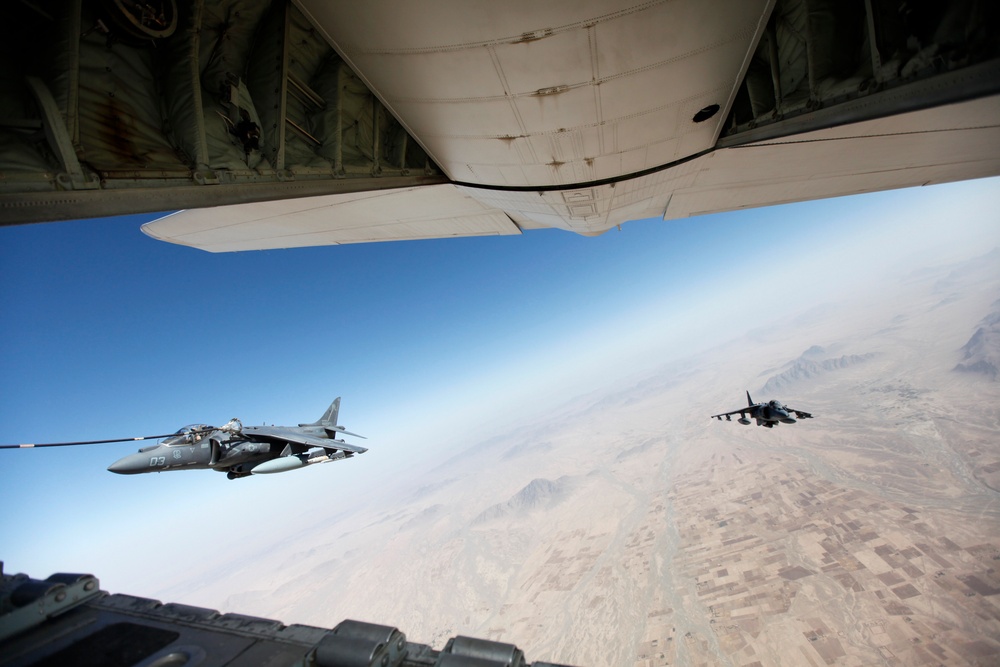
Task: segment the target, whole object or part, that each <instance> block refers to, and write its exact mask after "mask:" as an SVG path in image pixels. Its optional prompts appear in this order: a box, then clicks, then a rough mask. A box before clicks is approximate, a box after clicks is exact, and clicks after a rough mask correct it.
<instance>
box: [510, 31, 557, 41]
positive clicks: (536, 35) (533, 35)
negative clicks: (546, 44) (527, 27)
mask: <svg viewBox="0 0 1000 667" xmlns="http://www.w3.org/2000/svg"><path fill="white" fill-rule="evenodd" d="M551 34H552V28H545V29H544V30H533V31H531V32H522V33H521V36H520V37H519V38H517V39H515V40H514V41H513V42H511V43H512V44H527V43H528V42H537V41H538V40H540V39H545V38H546V37H548V36H550V35H551Z"/></svg>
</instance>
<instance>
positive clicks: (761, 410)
mask: <svg viewBox="0 0 1000 667" xmlns="http://www.w3.org/2000/svg"><path fill="white" fill-rule="evenodd" d="M791 413H795V417H798V418H799V419H812V414H811V413H809V412H803V411H802V410H795V409H793V408H790V407H788V406H787V405H784V404H782V403H781V401H768V402H767V403H754V402H753V399H752V398H750V392H749V391H748V392H747V407H745V408H740V409H739V410H733V411H731V412H723V413H722V414H718V415H712V419H718V420H719V421H722V418H723V417H725V418H726V421H727V422H728V421H732V420H733V419H732V415H736V414H738V415H739V416H740V418H739V419H737V420H736V421H738V422H739V423H741V424H743V425H744V426H749V425H750V419H748V418H747V415H750V417H752V418H753V419H756V420H757V426H766V427H767V428H774V425H775V424H794V423H795V417H792V416H791Z"/></svg>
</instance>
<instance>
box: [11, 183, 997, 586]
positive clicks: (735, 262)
mask: <svg viewBox="0 0 1000 667" xmlns="http://www.w3.org/2000/svg"><path fill="white" fill-rule="evenodd" d="M998 204H1000V180H998V179H991V180H982V181H974V182H967V183H959V184H950V185H943V186H934V187H928V188H920V189H912V190H904V191H893V192H885V193H878V194H874V195H864V196H858V197H851V198H841V199H834V200H824V201H818V202H807V203H801V204H794V205H787V206H778V207H771V208H766V209H753V210H748V211H740V212H733V213H727V214H718V215H710V216H703V217H699V218H692V219H688V220H680V221H666V222H665V221H661V220H651V221H637V222H631V223H627V224H626V225H624V226H623V228H622V231H620V232H619V231H611V232H609V233H607V234H605V235H603V236H600V237H597V238H584V237H579V236H576V235H573V234H569V233H566V232H560V231H554V230H550V231H534V232H528V233H526V234H524V235H523V236H520V237H500V238H485V239H449V240H441V241H420V242H406V243H381V244H366V245H353V246H342V247H327V248H306V249H293V250H282V251H266V252H247V253H237V254H222V255H213V254H208V253H204V252H201V251H197V250H192V249H190V248H186V247H181V246H174V245H169V244H166V243H163V242H160V241H155V240H153V239H150V238H147V237H146V236H144V235H143V234H142V233H140V232H139V225H140V224H141V223H142V222H145V221H147V220H150V219H153V218H154V217H157V216H127V217H122V218H115V219H107V220H87V221H76V222H64V223H50V224H40V225H28V226H18V227H5V228H0V327H2V331H3V346H2V348H0V383H2V396H3V401H2V403H0V441H2V442H3V443H19V442H52V441H62V440H80V439H98V438H111V437H128V436H136V435H146V434H154V433H166V432H170V431H173V430H175V429H176V428H177V427H179V426H181V425H184V424H187V423H194V422H206V423H214V424H221V423H223V422H225V421H226V420H228V419H229V418H231V417H234V416H236V417H240V418H241V419H242V420H243V421H244V423H247V424H253V423H261V422H267V423H276V424H294V423H297V422H299V421H312V420H314V419H316V418H318V417H319V416H320V414H322V412H323V410H324V409H325V408H326V406H327V405H328V404H329V402H330V401H331V400H332V399H333V398H334V397H336V396H343V406H342V410H341V421H342V423H344V424H345V425H346V426H347V427H348V428H349V429H351V430H355V431H357V432H360V433H363V434H365V435H368V436H369V437H370V440H369V441H367V442H366V443H365V444H367V445H368V446H370V447H371V451H370V452H369V453H367V454H365V455H364V456H362V457H360V458H358V459H355V460H352V461H348V462H344V463H337V464H335V465H330V466H317V467H316V468H311V469H307V470H304V471H297V472H292V473H288V474H287V475H277V476H265V477H260V478H250V479H246V480H238V481H235V482H230V481H228V480H226V479H225V477H224V476H223V475H221V474H218V473H214V472H210V471H192V472H185V473H170V474H165V475H146V476H134V477H123V476H117V475H113V474H111V473H108V472H106V470H105V468H106V467H107V465H108V464H109V463H111V462H112V461H114V460H116V459H117V458H119V457H121V456H123V455H124V454H126V453H130V452H132V451H134V450H135V449H136V446H135V445H134V444H130V443H123V444H119V445H102V446H97V447H86V448H84V447H79V448H58V449H49V450H34V451H2V452H0V501H2V502H3V503H4V505H5V506H6V507H7V508H8V511H6V512H4V513H3V518H2V519H0V558H3V559H4V560H5V561H6V569H7V570H8V571H27V572H29V573H31V574H32V575H33V576H42V577H44V576H47V575H48V574H49V573H51V572H53V571H56V570H91V571H93V572H94V573H96V574H98V575H99V576H101V577H102V580H103V581H104V582H105V586H106V587H110V588H111V589H112V590H117V589H118V586H129V590H130V592H134V593H140V594H142V593H145V594H150V593H149V591H148V590H147V591H142V590H136V589H135V585H137V583H140V584H141V577H142V576H143V575H142V572H143V568H144V567H145V565H146V564H147V563H148V562H149V559H151V558H155V557H156V554H162V553H164V552H170V551H171V550H172V549H173V548H174V547H175V545H176V544H177V540H178V539H181V540H182V541H183V543H185V544H188V545H190V543H191V541H192V540H203V541H206V542H205V543H206V544H208V545H221V544H223V543H225V544H229V543H232V542H233V541H236V542H238V541H239V539H241V536H246V535H250V534H252V533H253V531H255V530H260V528H259V527H255V525H259V524H256V522H257V521H258V519H260V520H262V521H263V522H264V523H265V524H266V522H268V521H278V522H280V521H281V517H282V513H283V512H284V513H289V512H290V513H296V514H298V513H301V512H305V511H325V510H329V509H330V508H332V507H334V506H336V507H341V506H343V505H344V504H345V503H346V504H347V505H350V504H351V503H359V502H364V500H363V489H364V488H365V487H366V485H369V486H370V485H372V484H377V483H381V482H379V480H380V479H384V478H385V476H386V475H387V474H389V473H390V472H391V473H392V474H393V475H399V474H403V473H401V472H400V471H405V469H406V468H405V466H406V465H410V464H416V463H418V462H422V461H428V460H430V461H433V460H435V459H436V458H437V456H438V454H440V453H443V452H444V451H446V450H447V449H448V448H449V447H452V446H455V445H457V444H461V443H462V442H466V443H468V442H469V441H470V440H474V439H475V438H478V437H485V436H486V435H489V432H488V431H489V429H496V428H501V427H502V425H503V424H504V423H512V422H513V423H516V422H517V420H518V419H519V418H521V416H522V415H524V414H526V413H528V412H530V411H531V410H537V409H541V408H543V407H544V406H546V405H552V404H558V403H560V402H563V401H565V400H568V399H569V398H572V396H573V395H575V394H578V393H582V392H584V391H588V390H591V389H593V388H596V387H599V386H601V383H605V382H613V381H614V380H615V379H616V378H619V377H621V376H623V375H625V374H628V373H632V372H635V371H636V370H638V369H641V368H643V367H648V366H653V365H657V364H658V363H661V362H664V361H668V360H670V358H671V357H677V356H683V355H684V354H690V353H692V352H695V351H700V350H701V349H705V348H707V347H708V346H710V345H711V344H714V343H715V342H721V341H723V340H726V339H729V338H733V337H735V336H738V335H740V334H742V333H743V332H745V331H746V330H747V329H749V328H751V327H753V326H756V325H759V324H762V323H764V322H766V321H768V318H773V317H775V316H776V315H778V314H780V313H781V312H782V311H783V309H788V308H793V307H802V305H803V304H804V303H809V302H810V301H816V300H821V299H824V298H827V297H828V296H829V295H831V294H834V293H836V292H837V291H838V290H840V291H843V290H844V289H847V288H856V289H865V288H868V287H870V286H869V285H866V281H870V280H872V279H873V278H872V276H876V275H877V274H878V272H880V271H885V270H889V269H891V268H892V267H893V266H895V265H898V266H900V267H905V266H912V265H913V262H915V261H927V262H929V263H935V264H937V263H943V262H946V261H950V260H953V259H958V258H960V257H967V256H972V254H975V253H977V252H979V251H980V250H981V251H982V252H986V251H988V250H989V249H990V248H992V247H995V246H997V245H1000V213H998V212H997V208H998ZM10 508H17V509H16V510H13V511H12V510H11V509H10ZM331 511H332V510H331ZM189 548H190V547H189ZM178 568H180V566H178ZM165 572H166V574H165V575H164V576H167V575H169V573H170V568H169V567H167V568H166V570H165ZM161 583H162V582H161ZM154 588H155V587H154Z"/></svg>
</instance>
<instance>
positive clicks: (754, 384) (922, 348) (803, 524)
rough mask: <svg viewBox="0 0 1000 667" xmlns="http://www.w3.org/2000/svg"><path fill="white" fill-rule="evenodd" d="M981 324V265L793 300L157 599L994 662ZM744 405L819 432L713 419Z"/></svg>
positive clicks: (839, 661)
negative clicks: (749, 401)
mask: <svg viewBox="0 0 1000 667" xmlns="http://www.w3.org/2000/svg"><path fill="white" fill-rule="evenodd" d="M998 322H1000V253H998V252H997V251H993V252H992V253H990V254H987V255H984V256H983V257H980V258H978V259H974V260H970V261H968V262H965V263H963V264H961V265H954V266H943V267H931V268H928V269H925V270H921V271H919V272H915V273H912V274H909V275H907V276H905V277H903V278H902V279H900V280H899V281H898V282H895V283H891V284H879V285H872V286H871V289H870V290H867V291H865V292H864V293H863V294H859V295H855V296H853V297H851V298H849V299H845V300H842V301H838V302H832V303H824V304H803V306H802V309H801V312H800V313H799V314H798V315H797V316H795V317H793V318H787V319H784V320H781V321H778V322H775V323H773V324H772V325H770V326H769V327H767V328H765V329H760V330H756V331H753V332H750V333H748V334H745V335H739V336H736V337H735V338H734V339H733V340H732V341H731V342H730V343H727V344H726V345H723V346H721V347H717V348H715V349H711V350H708V351H703V352H700V353H698V354H696V355H691V356H686V357H685V358H683V359H680V360H674V361H670V362H668V363H664V362H663V361H662V360H651V361H650V364H649V369H648V371H647V372H645V373H643V374H642V375H641V376H636V377H632V378H631V379H629V380H628V381H627V382H617V383H615V384H614V385H609V386H608V387H606V388H604V389H602V390H600V391H597V392H592V393H588V394H586V395H582V396H577V397H575V398H573V399H572V400H571V401H569V402H567V403H566V404H565V405H563V407H561V408H560V409H559V410H557V411H554V412H550V413H547V414H542V415H536V416H533V417H527V418H524V419H522V418H518V419H515V420H512V421H513V422H514V423H516V426H514V427H512V428H511V430H510V431H509V432H507V433H504V434H501V435H499V436H495V437H492V438H489V439H486V440H482V441H476V440H474V439H470V442H469V444H468V446H467V447H466V448H464V449H463V450H462V451H459V452H457V453H456V454H455V455H454V456H452V457H451V458H449V459H448V460H445V461H443V462H441V463H440V464H437V465H436V466H435V467H433V468H432V469H431V470H430V471H429V472H428V471H415V472H414V474H413V475H412V476H409V477H408V476H397V477H394V478H391V479H386V480H385V485H384V487H383V488H379V489H373V490H372V493H371V495H370V496H367V497H365V498H359V499H358V503H357V505H356V506H355V507H352V508H343V509H342V511H339V512H333V513H330V512H326V513H319V512H316V513H314V514H313V520H312V521H311V523H310V524H309V525H308V527H301V526H300V527H298V528H297V529H296V530H295V532H292V533H290V534H287V535H283V536H281V538H280V539H274V540H273V541H271V542H268V543H267V544H265V545H262V546H261V547H260V548H259V549H258V550H257V551H255V552H252V553H250V554H248V555H247V557H246V558H245V559H243V561H242V562H241V563H236V564H232V563H230V564H227V567H226V568H225V570H224V571H220V572H216V573H212V575H211V576H206V577H203V578H200V579H196V580H191V581H188V582H184V584H182V585H179V586H176V587H174V588H172V589H171V590H170V591H169V593H165V595H167V596H169V597H171V598H172V599H178V600H183V601H185V602H191V603H197V604H202V605H205V606H212V607H215V608H219V609H222V610H224V611H239V612H241V613H245V614H255V615H260V616H267V617H271V618H279V619H281V620H283V621H284V622H286V623H293V622H298V623H308V624H312V625H321V626H332V625H335V624H336V623H337V622H339V621H340V620H342V619H344V618H356V619H360V620H367V621H374V622H379V623H386V624H389V625H394V626H397V627H399V628H400V629H402V630H403V631H404V632H405V633H406V634H407V636H408V637H409V638H410V639H412V640H414V641H419V642H423V643H430V644H432V645H435V646H437V645H441V644H443V642H444V641H445V640H446V639H447V638H449V637H452V636H454V635H456V634H468V635H473V636H482V637H487V638H490V639H495V640H500V641H505V642H510V643H515V644H517V645H518V646H519V647H520V648H522V649H524V650H525V652H526V654H527V655H528V657H529V659H531V660H550V661H553V662H563V663H567V664H579V665H618V666H631V665H635V666H636V667H653V666H660V665H729V666H734V667H736V666H738V667H758V666H761V667H763V666H768V665H812V666H816V667H820V666H823V665H843V666H849V665H850V666H861V665H996V664H1000V378H998V375H997V368H998V366H1000V327H998V324H997V323H998ZM746 390H749V391H750V393H751V394H752V395H753V398H754V399H755V400H758V401H759V400H768V399H772V398H777V399H779V400H781V401H783V402H784V403H786V404H788V405H789V406H790V407H792V408H795V409H800V410H805V411H808V412H811V413H813V414H814V415H815V418H814V419H807V420H800V421H799V423H797V424H787V425H786V424H782V425H779V426H777V427H776V428H774V429H766V428H761V427H757V426H755V425H751V426H742V425H740V424H738V423H737V422H736V421H735V420H734V421H732V422H727V421H717V420H710V419H709V415H711V414H713V413H718V412H725V411H728V410H733V409H736V408H739V407H742V406H743V405H744V404H745V396H746V394H745V392H746ZM525 391H530V387H528V388H526V389H525ZM373 446H374V445H373ZM418 472H419V474H417V473H418ZM247 582H252V583H251V584H250V585H248V584H247Z"/></svg>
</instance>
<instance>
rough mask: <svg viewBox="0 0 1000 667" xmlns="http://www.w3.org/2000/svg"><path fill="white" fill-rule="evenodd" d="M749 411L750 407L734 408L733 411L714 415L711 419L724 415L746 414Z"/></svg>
mask: <svg viewBox="0 0 1000 667" xmlns="http://www.w3.org/2000/svg"><path fill="white" fill-rule="evenodd" d="M749 411H750V408H741V409H740V410H733V411H732V412H723V413H722V414H718V415H712V416H711V417H709V419H721V418H722V417H728V416H730V415H740V414H746V413H747V412H749Z"/></svg>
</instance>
